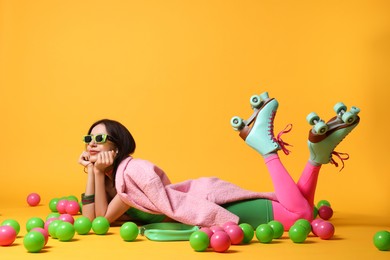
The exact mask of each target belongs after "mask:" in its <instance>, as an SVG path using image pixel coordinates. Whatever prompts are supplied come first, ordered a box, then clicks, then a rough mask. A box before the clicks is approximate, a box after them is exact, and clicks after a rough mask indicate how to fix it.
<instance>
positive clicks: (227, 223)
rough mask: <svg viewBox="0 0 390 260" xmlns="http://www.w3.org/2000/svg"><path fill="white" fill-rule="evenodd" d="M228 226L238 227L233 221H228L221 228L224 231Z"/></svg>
mask: <svg viewBox="0 0 390 260" xmlns="http://www.w3.org/2000/svg"><path fill="white" fill-rule="evenodd" d="M230 226H238V225H237V223H235V222H233V221H228V222H226V223H224V224H223V225H222V228H223V229H224V230H225V231H226V229H227V228H229V227H230Z"/></svg>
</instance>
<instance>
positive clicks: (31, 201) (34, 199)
mask: <svg viewBox="0 0 390 260" xmlns="http://www.w3.org/2000/svg"><path fill="white" fill-rule="evenodd" d="M39 202H41V196H39V194H38V193H30V194H29V195H28V196H27V204H28V205H30V206H31V207H35V206H37V205H39Z"/></svg>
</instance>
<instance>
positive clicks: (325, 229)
mask: <svg viewBox="0 0 390 260" xmlns="http://www.w3.org/2000/svg"><path fill="white" fill-rule="evenodd" d="M334 231H335V229H334V226H333V224H332V223H330V222H328V221H322V222H321V223H320V224H319V225H318V228H317V230H316V234H317V236H319V238H321V239H324V240H328V239H331V238H332V237H333V235H334Z"/></svg>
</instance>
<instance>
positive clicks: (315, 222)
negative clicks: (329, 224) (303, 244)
mask: <svg viewBox="0 0 390 260" xmlns="http://www.w3.org/2000/svg"><path fill="white" fill-rule="evenodd" d="M323 221H324V220H323V219H321V218H316V219H315V220H313V221H312V222H311V231H312V232H313V234H314V235H315V236H318V235H317V229H318V227H319V225H320V224H321V222H323Z"/></svg>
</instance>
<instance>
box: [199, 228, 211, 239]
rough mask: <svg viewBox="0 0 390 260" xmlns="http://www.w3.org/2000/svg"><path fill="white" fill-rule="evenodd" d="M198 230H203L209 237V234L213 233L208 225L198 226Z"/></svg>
mask: <svg viewBox="0 0 390 260" xmlns="http://www.w3.org/2000/svg"><path fill="white" fill-rule="evenodd" d="M200 231H203V232H205V233H206V234H207V235H208V236H209V238H211V236H212V235H213V234H214V232H213V231H212V230H211V229H210V228H208V227H202V228H200Z"/></svg>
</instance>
